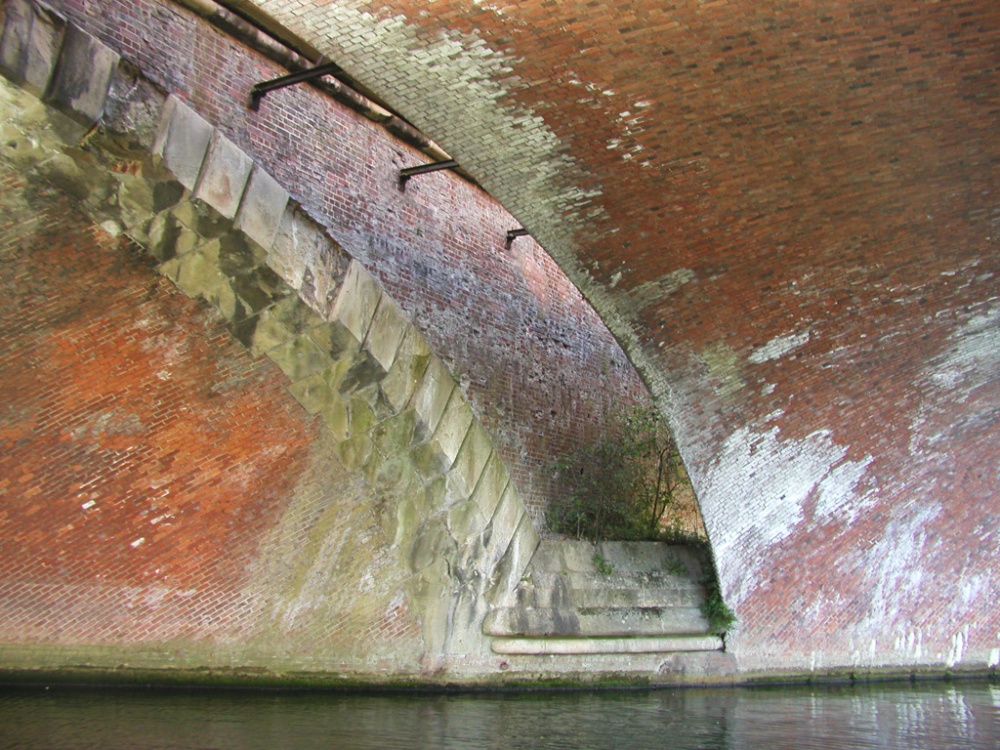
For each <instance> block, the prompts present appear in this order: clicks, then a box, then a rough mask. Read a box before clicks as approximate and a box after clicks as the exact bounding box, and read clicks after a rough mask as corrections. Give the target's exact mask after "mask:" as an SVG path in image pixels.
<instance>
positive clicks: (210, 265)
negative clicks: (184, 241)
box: [160, 245, 228, 298]
mask: <svg viewBox="0 0 1000 750" xmlns="http://www.w3.org/2000/svg"><path fill="white" fill-rule="evenodd" d="M204 248H205V246H204V245H203V246H202V247H201V248H199V249H198V250H195V251H193V252H190V253H186V254H184V255H178V256H176V257H174V258H171V259H170V260H168V261H167V262H165V263H163V264H162V265H161V266H160V272H161V273H162V274H163V275H164V276H166V277H167V278H169V279H170V280H171V281H173V282H174V283H175V284H177V287H178V288H179V289H180V290H181V291H182V292H184V294H186V295H187V296H188V297H192V298H194V297H199V296H202V295H204V294H206V293H208V292H210V291H212V290H213V289H215V288H216V287H219V286H221V285H224V284H227V281H228V280H227V279H226V277H225V276H223V275H222V274H221V273H220V272H219V266H218V263H217V261H216V259H215V258H213V257H212V254H211V253H210V252H204Z"/></svg>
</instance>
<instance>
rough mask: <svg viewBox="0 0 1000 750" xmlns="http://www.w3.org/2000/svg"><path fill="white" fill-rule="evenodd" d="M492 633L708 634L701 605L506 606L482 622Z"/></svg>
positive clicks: (567, 635)
mask: <svg viewBox="0 0 1000 750" xmlns="http://www.w3.org/2000/svg"><path fill="white" fill-rule="evenodd" d="M483 632H484V633H486V635H490V636H502V637H515V636H517V637H531V638H553V637H555V638H581V637H582V638H627V637H635V638H638V637H660V636H679V635H685V636H700V635H708V633H709V626H708V622H707V621H706V620H705V618H704V616H703V615H702V614H701V610H700V609H699V608H698V607H672V606H671V607H587V608H571V607H567V608H554V607H552V608H533V607H503V608H500V609H495V610H493V611H492V612H490V613H489V614H488V615H487V617H486V620H485V621H484V623H483Z"/></svg>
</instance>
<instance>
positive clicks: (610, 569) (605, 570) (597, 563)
mask: <svg viewBox="0 0 1000 750" xmlns="http://www.w3.org/2000/svg"><path fill="white" fill-rule="evenodd" d="M594 570H596V571H597V572H598V573H600V574H601V575H602V576H609V575H611V574H612V573H614V572H615V566H614V565H612V564H611V563H609V562H608V561H607V560H605V559H604V555H602V554H601V553H600V552H595V553H594Z"/></svg>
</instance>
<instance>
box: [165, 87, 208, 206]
mask: <svg viewBox="0 0 1000 750" xmlns="http://www.w3.org/2000/svg"><path fill="white" fill-rule="evenodd" d="M214 131H215V128H213V127H212V126H211V125H210V124H209V123H208V122H207V121H206V120H204V119H203V118H202V117H201V116H200V115H199V114H198V113H196V112H195V111H194V110H193V109H191V108H190V107H188V106H187V105H186V104H184V103H183V102H182V101H180V99H178V98H177V97H175V96H171V97H170V98H169V99H167V103H166V105H165V106H164V107H163V114H162V119H161V123H160V131H159V133H157V136H156V140H155V141H154V142H153V153H154V154H157V155H159V156H161V157H163V163H164V164H165V165H166V167H167V169H169V170H170V171H171V173H172V174H173V175H174V176H175V177H176V178H177V180H178V182H180V183H181V184H182V185H183V186H184V187H186V188H187V189H188V190H194V188H195V185H197V183H198V175H199V174H200V173H201V166H202V163H203V162H204V161H205V154H206V153H207V152H208V146H209V144H210V143H211V141H212V133H213V132H214Z"/></svg>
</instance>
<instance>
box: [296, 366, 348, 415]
mask: <svg viewBox="0 0 1000 750" xmlns="http://www.w3.org/2000/svg"><path fill="white" fill-rule="evenodd" d="M326 372H327V371H326V370H323V371H320V372H315V373H313V374H312V375H309V376H308V377H305V378H302V380H297V381H296V382H294V383H292V384H291V385H290V386H288V391H289V393H291V394H292V395H293V396H294V397H295V400H296V401H298V402H299V403H300V404H302V408H304V409H305V410H306V411H307V412H309V413H310V414H318V413H320V412H321V411H324V410H326V409H328V408H330V407H331V406H332V404H333V403H334V402H335V401H336V402H341V403H343V402H342V401H341V398H340V396H338V395H337V393H336V392H335V391H332V390H331V389H330V385H329V383H327V381H326Z"/></svg>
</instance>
